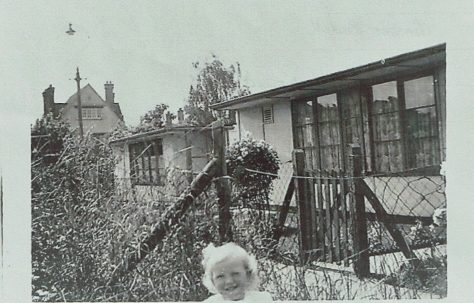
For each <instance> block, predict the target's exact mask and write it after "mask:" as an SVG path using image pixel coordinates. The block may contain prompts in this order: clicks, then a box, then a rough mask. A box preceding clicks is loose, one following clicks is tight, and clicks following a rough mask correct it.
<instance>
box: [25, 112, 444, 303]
mask: <svg viewBox="0 0 474 303" xmlns="http://www.w3.org/2000/svg"><path fill="white" fill-rule="evenodd" d="M42 123H44V125H43V126H41V127H40V128H41V129H45V130H49V131H44V132H42V134H43V135H46V136H48V138H58V140H60V141H61V142H62V144H63V145H62V149H61V150H60V153H59V155H58V156H57V157H56V158H55V161H53V162H45V161H40V160H41V159H40V158H41V156H42V154H37V155H36V157H38V159H37V161H34V162H33V163H32V167H31V169H32V175H31V176H32V181H31V182H32V192H31V195H32V201H31V207H32V270H33V279H32V293H33V300H34V301H54V302H59V301H61V302H64V301H116V302H117V301H164V300H166V301H189V300H191V301H201V300H203V299H204V298H206V297H208V296H209V293H208V292H207V290H206V289H205V288H204V286H203V285H202V284H201V277H202V274H203V270H202V268H201V266H200V261H201V257H202V256H201V251H202V248H203V247H205V246H206V245H207V243H209V242H214V243H216V242H218V241H219V240H218V226H217V222H218V220H217V217H218V213H219V210H218V206H217V203H216V199H217V198H216V193H215V188H214V187H213V186H209V187H208V189H207V190H206V191H205V192H204V193H203V194H201V196H200V197H198V198H197V199H196V200H195V201H194V203H193V205H192V207H191V209H190V210H189V211H188V212H187V213H186V214H185V216H184V217H183V218H182V219H181V220H180V222H179V223H178V224H177V225H176V226H175V227H174V228H173V229H172V230H171V231H170V232H169V233H168V234H167V235H166V236H165V238H164V240H163V241H161V242H160V243H158V246H157V248H156V249H155V250H154V251H153V252H151V253H150V254H149V255H148V256H147V257H146V258H144V259H143V260H142V262H141V263H140V264H139V265H138V267H137V268H136V269H135V270H134V271H132V272H129V273H128V274H127V275H125V276H123V277H121V278H120V279H118V281H117V283H115V284H110V281H111V280H112V279H111V278H112V276H113V272H114V270H115V269H116V268H117V267H118V266H119V265H120V264H123V263H124V262H126V260H127V256H129V255H130V254H131V253H133V252H135V251H136V250H137V248H138V247H139V245H140V243H141V242H142V240H143V239H144V238H145V237H147V236H148V235H150V233H151V231H152V230H153V228H154V227H155V226H156V224H157V223H158V220H159V218H160V215H161V214H162V213H163V211H164V209H165V208H166V207H167V206H168V205H170V203H173V201H175V200H176V199H177V197H176V195H177V194H184V195H186V194H187V190H189V189H188V188H187V187H186V185H187V184H188V183H187V178H188V175H187V174H186V172H183V171H180V170H179V169H174V170H169V171H168V180H167V182H168V184H167V186H165V189H159V188H152V187H142V188H138V187H134V188H132V189H130V191H128V192H127V191H120V194H118V191H116V188H115V183H114V179H113V171H114V167H115V163H114V158H113V156H112V154H111V151H110V148H109V147H108V145H107V144H106V143H104V142H101V141H99V140H97V139H94V138H92V137H89V136H85V137H84V139H83V140H79V139H78V137H77V136H75V135H74V132H73V131H72V130H69V131H65V132H64V133H61V131H63V128H62V126H61V127H56V126H55V125H56V124H55V123H57V121H50V122H45V121H43V122H42ZM48 123H51V124H52V125H49V124H48ZM51 130H57V132H56V133H54V131H51ZM62 135H64V136H63V137H61V136H62ZM235 146H236V147H237V146H238V147H239V149H238V151H237V150H236V151H235V152H236V153H237V154H236V157H235V163H239V167H245V166H243V164H244V163H246V162H245V161H244V159H246V158H247V157H249V159H250V158H252V157H254V158H255V159H260V160H262V159H265V158H270V159H273V160H271V161H269V162H272V163H274V164H276V163H278V160H277V159H278V158H277V157H276V154H275V153H274V151H273V150H272V149H271V147H270V146H268V145H267V144H265V143H264V142H257V141H255V140H252V139H248V140H247V144H240V145H239V144H236V145H235ZM244 147H245V149H244ZM262 149H263V150H266V152H265V153H264V155H260V156H256V155H258V153H257V150H260V151H259V152H262V151H261V150H262ZM251 150H254V151H251ZM250 155H253V156H250ZM43 156H44V155H43ZM239 156H240V157H241V158H242V159H239ZM230 162H232V161H230ZM229 165H230V164H229ZM235 167H237V165H236V166H235ZM252 167H253V168H256V167H255V166H252ZM257 169H258V170H265V169H266V171H272V172H274V173H276V172H277V169H276V167H273V170H272V169H268V168H261V167H257ZM241 171H242V172H244V174H243V175H242V176H240V177H239V178H236V179H235V180H242V182H243V183H245V184H247V185H248V184H249V183H251V182H255V181H252V180H255V179H248V178H247V175H248V174H247V173H246V172H245V171H243V170H241ZM237 175H239V174H237ZM265 182H266V184H270V183H271V181H268V180H267V181H262V183H265ZM170 188H175V189H176V194H174V193H173V191H172V190H170ZM235 194H238V193H235ZM233 211H234V216H233V218H234V220H233V221H232V222H231V225H232V228H233V234H234V237H235V241H236V242H238V244H240V245H241V246H243V247H245V248H246V249H247V250H248V251H250V252H252V253H253V254H255V255H256V256H257V258H258V261H259V264H260V272H259V274H260V278H261V282H262V283H261V284H262V289H265V290H267V291H270V292H271V293H272V295H273V297H274V299H275V300H297V299H300V300H307V299H353V298H355V297H357V296H358V297H360V298H363V297H362V295H361V294H360V292H361V291H360V289H361V285H360V284H357V285H355V284H353V283H354V282H353V280H354V279H353V278H352V277H349V278H348V277H346V276H345V275H344V274H342V273H334V271H330V272H325V271H324V270H321V269H320V268H318V269H314V267H313V268H312V267H311V264H304V265H302V264H300V263H299V258H298V248H299V243H298V238H299V235H298V234H293V235H291V237H287V236H283V237H282V238H281V239H280V242H279V243H278V249H277V251H276V253H273V249H272V247H269V244H271V245H274V243H271V241H269V237H268V233H262V232H261V230H269V225H268V224H267V223H266V222H264V221H258V220H257V219H258V216H259V213H258V212H256V211H255V210H254V209H249V210H248V212H244V211H245V210H243V209H233ZM265 211H266V212H267V213H270V210H265ZM290 215H291V214H290ZM293 216H294V217H296V214H293ZM292 222H293V223H292V224H293V225H295V224H297V219H296V218H293V220H292ZM255 223H257V224H255ZM433 262H435V260H433ZM433 262H432V261H429V262H428V261H427V262H426V266H425V267H424V270H426V272H427V273H429V276H430V277H433V279H431V278H428V279H426V280H425V282H424V284H413V283H417V282H415V281H414V282H410V281H412V280H410V279H409V278H408V277H409V276H408V275H405V276H406V278H403V279H401V280H404V281H405V282H403V283H405V284H404V285H407V286H411V285H410V283H412V285H415V286H416V285H419V287H420V288H421V289H427V290H428V289H434V285H445V284H440V282H439V281H438V280H436V279H434V277H435V276H437V277H438V278H439V279H440V280H441V281H443V280H442V279H443V275H442V270H444V269H445V264H446V263H445V262H444V263H439V262H438V263H437V264H440V265H441V264H444V265H443V266H444V267H437V268H439V269H440V270H439V271H438V272H435V273H439V275H435V274H433V271H430V270H431V268H433V267H436V266H437V265H433V264H434V263H433ZM363 283H370V281H367V282H366V281H363ZM367 285H368V286H370V287H373V286H374V284H367ZM431 285H433V286H431ZM381 286H383V287H387V286H386V285H385V284H384V283H377V285H375V286H374V288H375V287H381ZM398 297H399V294H398V293H395V294H394V293H393V292H389V291H387V289H385V288H384V289H382V290H381V291H380V292H378V293H376V294H375V295H373V298H379V299H393V298H398ZM405 297H407V298H415V296H414V295H412V294H411V293H410V294H408V295H406V296H405Z"/></svg>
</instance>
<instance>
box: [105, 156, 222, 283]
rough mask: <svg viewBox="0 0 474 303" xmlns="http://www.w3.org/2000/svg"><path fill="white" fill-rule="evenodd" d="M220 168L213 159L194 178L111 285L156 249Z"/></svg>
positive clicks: (122, 267)
mask: <svg viewBox="0 0 474 303" xmlns="http://www.w3.org/2000/svg"><path fill="white" fill-rule="evenodd" d="M217 169H218V160H217V159H216V158H214V159H212V160H211V161H210V162H209V163H208V164H207V165H206V167H204V169H203V171H201V172H200V173H199V175H198V176H197V177H196V178H195V179H194V180H193V182H192V183H191V186H190V188H189V192H188V193H183V194H182V195H181V197H180V198H179V199H178V201H176V202H175V203H173V204H172V205H171V206H169V207H168V208H167V209H166V210H165V212H164V213H163V215H162V216H161V217H160V219H159V220H158V223H157V224H156V225H155V227H154V228H153V231H152V233H151V234H150V235H149V236H148V237H146V238H145V239H144V240H143V241H142V242H141V243H140V245H139V249H138V250H137V251H136V252H134V253H132V254H131V255H130V256H129V257H128V259H127V260H126V262H124V263H122V264H123V265H122V266H120V267H118V268H117V270H116V271H115V272H114V273H113V275H112V278H111V280H110V281H109V283H108V284H109V285H111V284H114V283H115V282H116V281H117V279H118V278H119V277H121V276H123V275H125V274H127V273H128V272H130V271H132V270H134V269H135V268H136V266H137V265H138V263H140V262H141V261H142V260H143V259H144V258H145V257H146V256H147V255H148V254H149V253H150V252H151V251H153V250H154V249H155V247H156V246H157V245H158V243H159V242H160V241H162V240H163V238H164V237H165V236H166V234H167V233H168V232H169V231H170V230H171V228H172V227H173V226H175V225H176V224H178V223H179V220H180V219H181V218H182V217H183V216H184V215H185V213H186V211H187V210H188V208H189V206H191V204H192V203H193V201H194V199H195V198H197V197H198V196H199V195H200V194H201V193H202V192H203V191H204V190H205V189H206V188H207V187H208V186H209V185H210V184H211V181H212V179H213V178H214V176H215V175H216V172H217Z"/></svg>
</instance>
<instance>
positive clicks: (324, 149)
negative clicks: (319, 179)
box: [317, 94, 342, 170]
mask: <svg viewBox="0 0 474 303" xmlns="http://www.w3.org/2000/svg"><path fill="white" fill-rule="evenodd" d="M317 106H318V107H317V116H318V121H317V125H318V127H317V129H318V132H319V152H320V158H321V169H322V170H339V169H341V168H342V164H341V134H340V124H339V123H340V122H339V108H338V106H337V95H336V94H331V95H326V96H321V97H318V99H317Z"/></svg>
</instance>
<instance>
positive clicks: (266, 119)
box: [262, 106, 273, 124]
mask: <svg viewBox="0 0 474 303" xmlns="http://www.w3.org/2000/svg"><path fill="white" fill-rule="evenodd" d="M262 115H263V124H271V123H273V107H272V106H265V107H263V108H262Z"/></svg>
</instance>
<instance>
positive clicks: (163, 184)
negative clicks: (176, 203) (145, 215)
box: [111, 124, 212, 199]
mask: <svg viewBox="0 0 474 303" xmlns="http://www.w3.org/2000/svg"><path fill="white" fill-rule="evenodd" d="M211 131H212V130H211V129H206V128H200V127H194V126H189V125H184V124H180V125H171V124H170V125H167V126H165V127H163V128H160V129H156V130H152V131H148V132H144V133H139V134H134V135H131V136H128V137H124V138H120V139H118V140H115V141H112V142H111V147H112V149H113V152H114V155H115V157H116V159H117V165H116V170H115V179H116V182H117V183H118V188H119V189H120V190H121V191H122V192H130V191H132V189H133V193H134V194H135V195H140V196H141V197H142V198H145V199H147V198H153V197H156V196H155V195H156V194H157V193H158V192H166V194H167V195H169V196H171V197H173V196H174V197H177V196H179V194H180V190H181V189H184V188H185V187H186V186H187V185H189V182H190V181H191V180H192V176H193V173H198V172H200V171H201V170H202V168H204V166H205V165H206V163H207V162H208V161H209V153H210V151H211V148H212V133H211ZM170 174H172V175H173V177H175V178H177V179H176V180H174V182H179V184H174V186H167V184H168V185H170V184H169V182H171V181H172V180H170V178H171V177H172V176H171V175H170Z"/></svg>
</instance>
